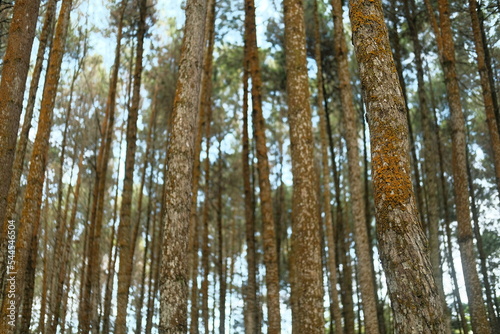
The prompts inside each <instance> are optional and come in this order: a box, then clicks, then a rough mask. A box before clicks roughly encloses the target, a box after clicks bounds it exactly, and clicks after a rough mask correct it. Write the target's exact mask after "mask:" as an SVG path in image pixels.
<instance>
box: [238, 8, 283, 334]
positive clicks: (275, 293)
mask: <svg viewBox="0 0 500 334" xmlns="http://www.w3.org/2000/svg"><path fill="white" fill-rule="evenodd" d="M245 35H246V41H247V43H248V47H247V52H248V62H249V71H250V77H251V79H252V91H251V92H252V123H253V135H254V138H255V148H256V151H257V171H258V175H259V195H260V208H261V216H262V243H263V246H264V265H265V267H266V289H267V299H266V301H267V314H268V331H267V332H268V333H269V334H277V333H280V332H281V315H280V300H279V288H280V287H279V269H278V252H277V247H276V231H275V222H274V213H273V203H272V196H271V183H270V181H269V160H268V156H267V146H266V124H265V121H264V116H263V114H262V78H261V74H260V63H259V51H258V47H257V31H256V24H255V3H254V1H253V0H245Z"/></svg>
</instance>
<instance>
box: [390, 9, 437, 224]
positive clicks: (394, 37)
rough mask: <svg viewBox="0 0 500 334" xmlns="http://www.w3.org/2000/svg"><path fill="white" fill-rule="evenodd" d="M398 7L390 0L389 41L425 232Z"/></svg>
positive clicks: (422, 200) (416, 194)
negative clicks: (400, 94) (403, 103)
mask: <svg viewBox="0 0 500 334" xmlns="http://www.w3.org/2000/svg"><path fill="white" fill-rule="evenodd" d="M398 10H399V9H398V8H397V5H396V1H395V0H391V8H390V15H389V17H390V20H391V22H392V27H391V28H390V29H389V41H390V43H391V44H392V46H393V49H394V54H393V55H394V63H395V65H396V71H397V72H398V78H399V83H400V85H401V90H402V92H403V98H404V101H405V109H406V118H407V120H408V138H409V140H410V156H411V166H412V169H413V177H414V185H415V196H416V201H417V209H418V212H419V215H420V221H421V223H422V227H423V230H424V232H425V233H426V232H427V229H428V227H427V221H426V220H425V218H426V217H425V215H424V210H425V207H424V196H423V192H422V187H421V185H420V180H421V177H420V170H419V168H418V158H417V150H416V146H415V137H414V136H413V124H412V121H411V115H410V109H409V108H408V94H407V92H406V84H405V80H404V75H403V64H402V60H401V42H400V37H399V33H398V16H397V15H398V14H397V13H398Z"/></svg>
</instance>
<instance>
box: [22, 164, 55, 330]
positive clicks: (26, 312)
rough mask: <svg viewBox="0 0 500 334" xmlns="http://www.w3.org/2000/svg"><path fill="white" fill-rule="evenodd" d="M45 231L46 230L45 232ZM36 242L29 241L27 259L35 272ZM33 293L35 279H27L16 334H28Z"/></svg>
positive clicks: (45, 207)
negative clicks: (29, 247) (29, 246)
mask: <svg viewBox="0 0 500 334" xmlns="http://www.w3.org/2000/svg"><path fill="white" fill-rule="evenodd" d="M47 174H48V173H47ZM49 187H50V180H49V177H48V175H47V178H46V182H45V199H44V203H43V209H42V215H43V217H44V219H43V220H44V225H47V222H46V221H47V220H49V219H50V218H49V217H48V212H49V211H48V203H49V197H50V191H49ZM45 231H46V230H45ZM36 242H38V236H36V237H33V238H32V239H31V246H32V248H31V250H30V254H29V257H28V266H27V268H29V269H30V270H33V271H35V270H36V256H37V254H38V247H37V246H38V244H35V243H36ZM34 291H35V277H34V276H33V277H28V278H27V280H26V282H25V284H24V291H23V292H22V293H23V296H22V304H21V307H20V314H19V318H20V319H19V320H18V322H19V325H18V328H17V330H16V333H19V334H22V333H28V332H29V328H30V323H31V312H32V304H33V296H34Z"/></svg>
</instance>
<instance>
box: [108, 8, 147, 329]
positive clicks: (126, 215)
mask: <svg viewBox="0 0 500 334" xmlns="http://www.w3.org/2000/svg"><path fill="white" fill-rule="evenodd" d="M146 12H147V1H146V0H141V1H140V4H139V22H138V27H137V52H136V58H135V68H134V86H133V93H132V106H131V108H130V110H129V115H128V121H127V151H126V157H125V177H124V179H123V192H122V204H121V209H120V224H119V225H118V238H117V246H118V253H119V257H120V261H119V263H120V264H119V267H118V292H117V314H116V324H115V326H116V327H115V333H117V334H124V333H126V332H127V323H126V318H127V307H128V294H129V288H130V283H131V280H132V267H133V266H132V264H133V261H134V250H135V241H136V238H133V239H132V240H131V237H132V231H131V215H132V193H133V186H134V169H135V151H136V147H137V118H138V116H139V103H140V100H141V76H142V68H143V66H142V56H143V52H144V36H145V34H146Z"/></svg>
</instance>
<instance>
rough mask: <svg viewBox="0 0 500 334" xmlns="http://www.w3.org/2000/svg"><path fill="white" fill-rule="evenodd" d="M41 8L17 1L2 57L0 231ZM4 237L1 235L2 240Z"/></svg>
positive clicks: (33, 0)
mask: <svg viewBox="0 0 500 334" xmlns="http://www.w3.org/2000/svg"><path fill="white" fill-rule="evenodd" d="M39 7H40V0H17V1H16V3H15V5H14V10H13V14H12V22H11V24H10V29H9V40H8V42H7V48H6V50H5V55H4V57H3V67H2V79H1V81H0V143H1V145H0V166H2V168H1V171H0V224H2V225H1V226H0V227H1V228H0V231H3V226H4V225H5V223H4V220H5V219H6V218H7V219H11V218H10V217H5V212H6V211H5V209H6V208H7V196H8V194H9V187H10V183H11V176H12V167H13V166H12V165H13V163H14V152H15V150H16V138H17V131H18V129H19V121H20V119H21V112H22V109H23V97H24V89H25V87H26V78H27V76H28V70H29V65H30V55H31V47H32V45H33V39H34V38H35V29H36V22H37V18H38V10H39ZM5 237H6V236H2V239H3V238H5ZM2 267H3V263H2ZM2 323H4V322H3V321H2ZM0 327H3V325H2V326H0ZM4 328H5V327H4Z"/></svg>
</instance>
